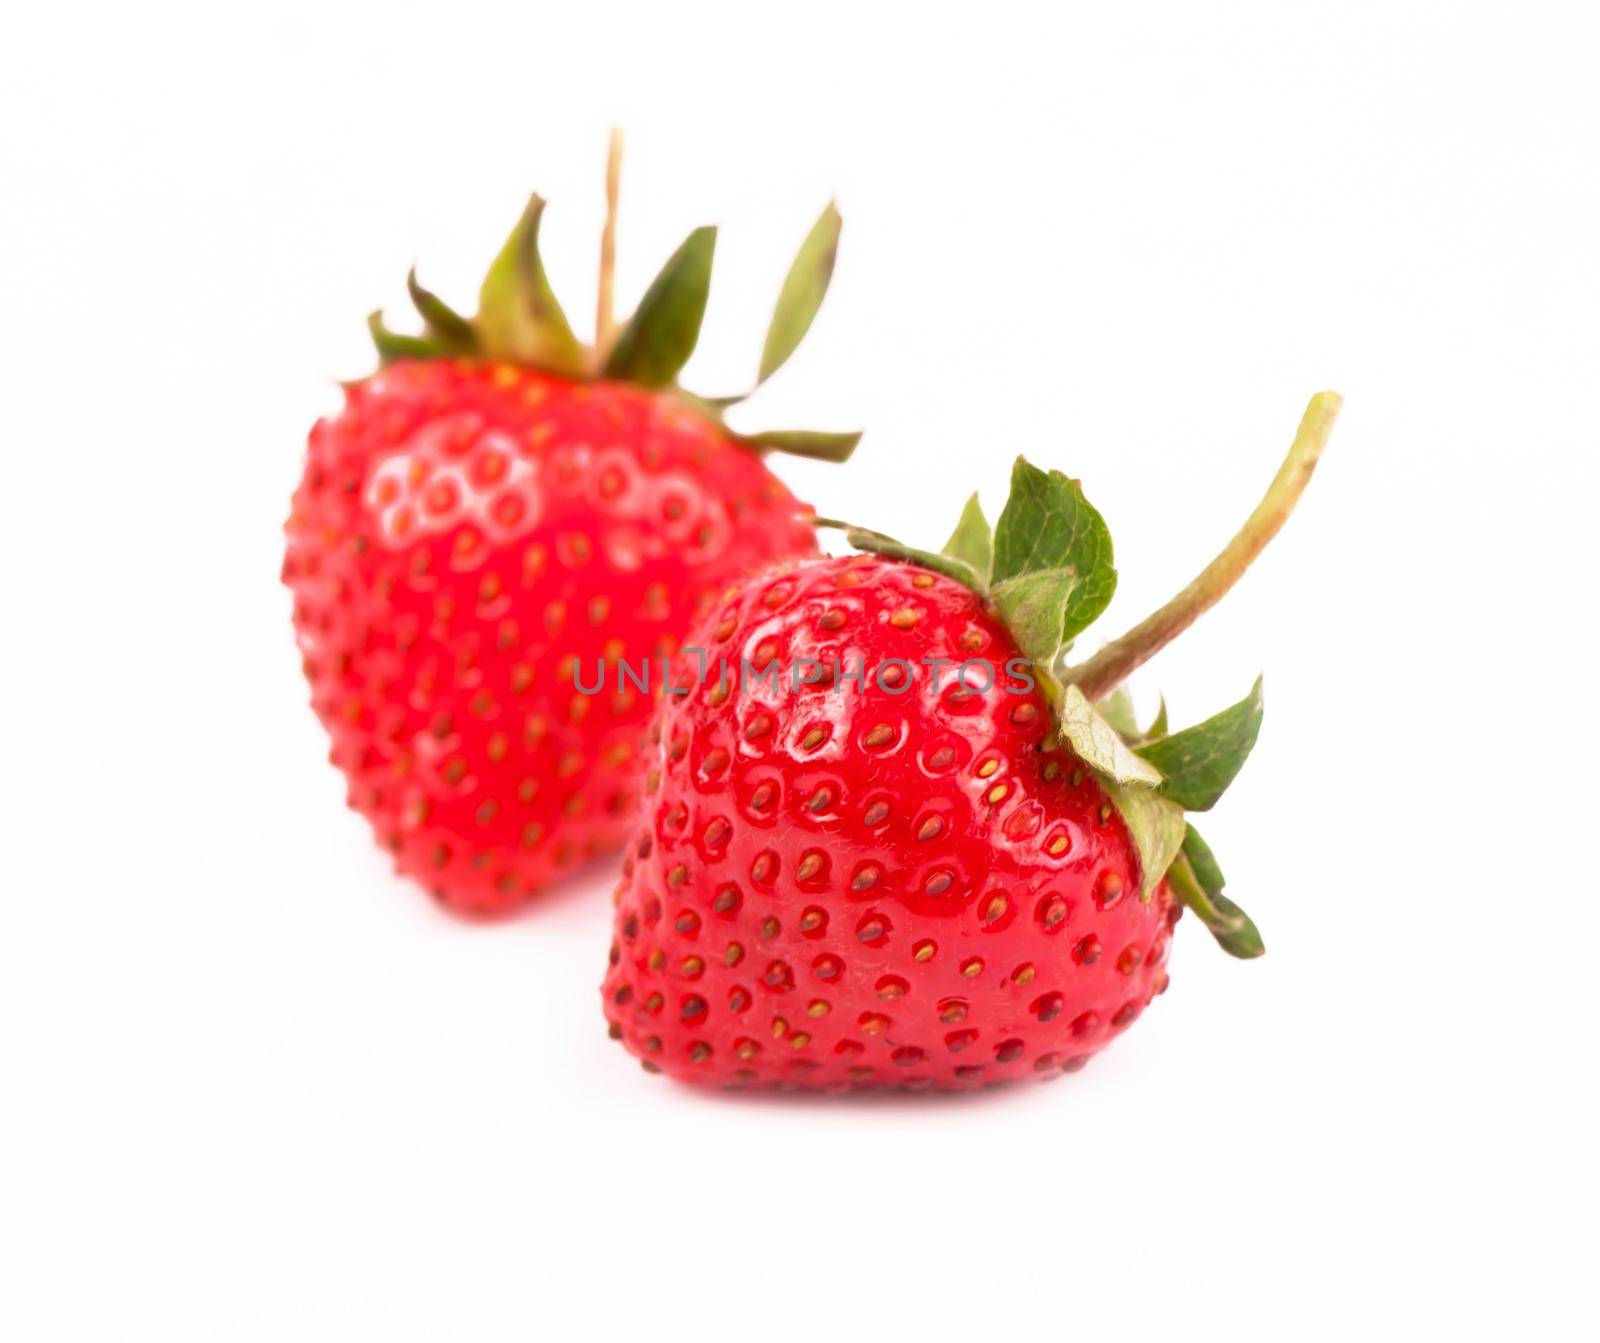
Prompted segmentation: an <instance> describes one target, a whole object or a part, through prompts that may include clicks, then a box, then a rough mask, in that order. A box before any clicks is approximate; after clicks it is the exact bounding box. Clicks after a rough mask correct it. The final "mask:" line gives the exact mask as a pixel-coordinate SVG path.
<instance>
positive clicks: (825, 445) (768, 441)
mask: <svg viewBox="0 0 1600 1343" xmlns="http://www.w3.org/2000/svg"><path fill="white" fill-rule="evenodd" d="M732 437H733V438H734V440H735V441H736V442H739V443H742V444H744V446H745V447H747V448H753V449H754V450H755V451H757V452H786V453H788V454H789V456H791V457H812V458H815V459H816V460H818V461H823V462H842V461H845V460H846V459H847V458H848V457H849V456H850V454H851V453H852V452H854V451H855V450H856V444H857V443H859V442H860V441H861V435H860V433H844V434H835V433H823V432H819V431H817V430H814V429H767V430H763V431H762V432H761V433H759V434H734V435H733V436H732Z"/></svg>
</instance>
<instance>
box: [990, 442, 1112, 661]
mask: <svg viewBox="0 0 1600 1343" xmlns="http://www.w3.org/2000/svg"><path fill="white" fill-rule="evenodd" d="M1111 559H1112V557H1111V533H1110V531H1109V530H1108V529H1107V527H1106V524H1105V519H1104V518H1102V517H1101V516H1100V514H1099V513H1098V512H1096V510H1095V508H1094V506H1093V505H1092V504H1090V502H1089V501H1088V500H1087V499H1085V498H1084V497H1083V490H1082V489H1081V488H1080V487H1079V485H1078V482H1077V481H1075V480H1068V479H1067V478H1066V477H1065V476H1064V475H1062V474H1061V472H1059V471H1041V470H1039V469H1038V468H1037V467H1035V466H1032V465H1030V464H1029V463H1028V461H1027V460H1026V459H1025V458H1022V457H1018V458H1017V460H1016V464H1015V465H1014V466H1013V467H1012V470H1011V496H1010V498H1008V499H1007V500H1006V506H1005V509H1004V511H1003V512H1002V513H1001V514H1000V520H999V521H998V522H997V523H996V524H995V529H994V582H995V583H997V584H998V583H1002V582H1005V581H1006V580H1007V579H1010V578H1015V577H1017V576H1018V575H1021V574H1025V573H1031V572H1033V571H1035V570H1039V569H1070V570H1071V571H1072V572H1073V573H1074V574H1075V575H1076V576H1077V584H1076V586H1075V587H1074V589H1073V591H1072V593H1071V595H1070V596H1069V598H1068V600H1067V606H1066V611H1065V613H1064V616H1063V619H1062V628H1061V636H1060V640H1059V642H1060V643H1065V642H1066V641H1067V640H1069V639H1071V638H1073V637H1074V636H1075V635H1077V634H1078V633H1079V632H1080V631H1081V630H1083V629H1085V628H1087V626H1088V625H1089V624H1090V622H1091V621H1093V620H1094V618H1095V617H1096V616H1098V615H1099V614H1100V613H1101V612H1102V611H1103V610H1105V608H1106V603H1107V602H1109V601H1110V600H1111V594H1112V593H1113V592H1114V591H1116V586H1117V571H1116V569H1114V568H1113V567H1112V562H1111Z"/></svg>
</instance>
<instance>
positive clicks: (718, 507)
mask: <svg viewBox="0 0 1600 1343" xmlns="http://www.w3.org/2000/svg"><path fill="white" fill-rule="evenodd" d="M616 166H617V154H616V146H615V142H614V145H613V156H612V164H611V172H610V174H609V175H608V195H609V200H610V206H611V209H610V211H609V212H608V217H607V227H606V233H605V237H604V239H603V242H602V270H601V298H600V303H599V315H598V319H597V323H596V326H597V340H596V344H595V346H594V347H593V348H585V347H584V346H582V345H580V343H579V342H578V340H577V339H576V338H575V337H574V335H573V333H572V330H571V327H570V326H569V325H568V323H567V319H566V317H565V315H564V314H563V312H562V310H561V307H560V305H559V304H558V303H557V302H556V299H555V297H554V294H553V293H552V291H551V288H550V285H549V283H548V281H547V279H546V277H545V273H544V268H543V265H542V264H541V262H540V258H539V250H538V233H539V220H540V216H541V213H542V211H543V207H544V202H543V201H541V200H540V199H539V198H538V197H534V198H533V200H532V201H531V202H530V204H529V206H528V208H527V210H526V212H525V213H524V215H523V217H522V219H521V220H520V221H519V223H518V225H517V227H516V229H515V231H514V232H513V233H512V235H511V237H510V239H509V241H508V242H507V243H506V245H505V247H504V249H503V250H502V251H501V253H500V254H499V256H498V257H497V258H496V259H495V261H494V264H493V265H492V266H491V267H490V270H489V273H488V276H487V278H486V279H485V281H484V283H483V286H482V290H481V292H480V297H479V308H478V313H477V315H476V316H475V317H473V318H471V319H467V318H464V317H462V316H460V315H459V314H457V313H456V312H454V311H453V310H452V309H451V308H449V307H448V306H447V305H446V304H445V303H444V302H443V301H442V300H441V299H439V298H438V297H437V296H435V295H433V294H431V293H429V292H428V291H427V290H425V289H423V288H422V287H421V286H420V285H418V284H417V282H416V278H415V275H414V274H413V275H412V277H411V279H410V282H409V285H410V291H411V295H412V298H413V300H414V302H415V304H416V307H417V309H418V311H419V313H420V314H421V317H422V321H423V334H422V335H420V336H403V335H397V334H395V333H393V332H391V331H390V330H389V329H387V328H386V327H385V326H384V324H383V322H382V321H381V319H380V318H379V317H378V316H377V315H376V314H374V315H373V317H372V318H371V319H370V323H369V324H370V326H371V329H372V333H373V337H374V341H375V343H376V345H377V348H378V352H379V354H380V356H381V360H382V368H381V369H380V371H379V372H377V373H375V374H373V375H372V376H370V377H368V378H365V379H362V380H361V381H358V382H355V383H353V384H350V385H349V386H347V387H346V389H345V391H346V402H345V407H344V409H343V410H342V411H341V412H340V413H339V414H338V415H336V416H333V417H332V418H329V419H326V420H323V421H322V422H321V423H319V424H318V425H317V426H316V427H315V428H314V429H313V430H312V433H311V437H310V445H309V451H308V454H307V460H306V466H305V473H304V476H303V478H302V480H301V483H300V486H299V488H298V489H297V490H296V492H295V496H294V504H293V510H292V512H291V514H290V517H289V522H288V525H287V529H286V530H287V533H288V551H287V555H286V558H285V561H284V566H283V578H284V581H285V582H286V583H287V584H288V586H289V588H290V589H291V591H292V592H293V594H294V625H295V630H296V633H297V635H298V639H299V644H300V649H301V653H302V655H303V660H304V666H305V672H306V676H307V678H308V680H309V681H310V683H311V690H312V705H313V707H314V708H315V710H316V712H317V714H318V716H319V717H320V718H321V719H322V721H323V723H324V724H325V726H326V727H327V729H328V731H329V734H330V735H331V737H332V740H333V749H332V759H333V762H334V763H335V764H336V765H338V766H339V768H340V769H341V770H343V771H344V773H345V775H346V777H347V778H348V780H349V785H350V787H349V800H350V804H351V805H352V806H353V807H354V808H356V809H357V810H358V811H360V812H361V813H362V814H363V815H365V816H366V817H367V819H368V820H369V821H370V822H371V823H372V826H373V829H374V830H375V832H376V834H377V837H378V839H379V841H380V842H381V843H382V844H383V845H384V846H385V847H386V848H388V849H389V850H390V851H391V852H392V853H393V854H394V857H395V861H396V865H397V866H398V868H399V870H400V871H402V872H405V873H407V874H408V875H411V876H413V877H415V878H416V879H417V880H419V881H420V882H422V883H423V884H424V885H425V886H426V887H427V888H428V889H429V890H430V891H431V892H433V894H434V895H435V896H436V897H437V898H438V899H439V900H440V901H442V902H443V903H444V904H445V905H446V906H448V907H449V908H451V909H452V910H455V911H456V912H458V913H462V914H467V915H475V916H486V915H495V914H500V913H503V912H505V911H507V910H510V909H512V908H514V907H516V906H518V905H519V904H521V903H522V902H523V901H525V900H526V899H527V898H528V897H529V896H530V895H532V894H533V893H534V892H536V891H537V890H539V889H540V888H541V887H543V886H544V885H546V884H547V883H548V882H549V881H551V880H552V879H553V878H554V877H556V876H558V875H559V874H560V873H562V872H564V871H566V870H569V869H570V868H572V867H573V866H574V865H576V864H578V863H579V862H581V861H582V860H583V859H585V858H588V857H591V856H593V855H596V854H599V853H602V852H604V851H606V850H608V849H611V848H614V847H615V846H617V845H618V844H619V843H620V842H621V840H622V839H623V837H624V835H625V834H626V831H627V827H628V825H629V824H630V821H631V816H632V812H633V804H634V799H635V796H636V793H637V782H638V778H639V769H640V736H641V730H642V728H643V727H644V725H645V724H646V722H647V721H648V719H649V716H650V711H651V705H652V699H653V697H654V696H655V695H656V694H659V693H660V686H661V680H662V679H663V678H662V677H661V665H662V659H663V658H665V657H667V656H668V655H670V654H671V653H673V652H674V650H675V649H676V648H677V646H678V641H679V638H680V636H681V635H682V633H683V631H684V630H685V629H686V628H687V627H688V625H689V624H690V623H691V621H692V620H693V618H694V617H695V616H697V615H699V614H703V613H704V612H705V611H706V610H707V609H709V606H710V604H711V603H712V602H713V601H714V600H715V598H716V596H717V595H718V594H719V593H720V592H721V591H723V590H724V589H725V588H726V587H727V585H728V584H729V583H730V582H731V581H732V580H733V579H735V578H736V577H737V576H738V575H740V574H741V573H743V572H744V571H746V570H747V569H750V568H752V567H756V566H760V565H762V564H764V563H767V562H769V561H772V560H774V559H777V558H780V557H783V556H790V555H805V554H814V553H815V550H816V546H815V537H814V534H813V531H812V527H811V525H810V523H809V522H808V521H807V520H806V519H805V517H804V516H803V515H804V514H805V513H806V512H807V511H809V510H807V509H806V508H805V507H804V506H803V505H801V504H800V503H799V502H798V501H797V500H796V499H795V498H794V496H793V495H792V494H790V493H789V491H788V490H787V489H786V488H785V487H784V486H783V484H782V482H780V481H779V480H778V479H777V478H776V477H775V476H774V475H773V474H772V473H771V472H770V471H769V470H768V469H767V467H766V465H765V463H764V461H763V456H764V454H765V453H766V452H768V451H774V450H776V451H788V452H794V453H798V454H801V455H806V456H813V457H823V458H828V459H831V460H843V459H844V458H845V457H847V456H848V455H849V453H850V451H851V449H852V448H853V447H854V446H855V442H856V439H857V437H858V436H857V435H855V434H823V433H811V432H803V431H779V432H773V433H763V434H755V435H740V434H736V433H733V432H732V431H730V430H729V429H728V428H727V427H726V426H725V424H724V423H723V421H722V412H723V410H724V409H725V408H726V407H727V406H729V405H732V404H734V403H735V402H736V401H738V400H740V399H742V398H740V397H728V398H721V399H719V400H716V401H711V400H706V399H703V398H700V397H696V396H694V395H692V394H691V393H688V392H685V391H684V390H683V389H681V388H680V387H678V385H677V383H676V377H677V374H678V371H679V370H680V369H681V368H682V366H683V364H684V362H685V361H686V360H687V359H688V357H689V355H690V353H691V352H692V351H693V349H694V346H695V343H696V341H697V339H698V336H699V331H700V324H701V318H702V315H703V313H704V310H705V304H706V297H707V293H708V289H709V285H710V277H711V260H712V252H713V249H714V247H715V242H716V232H715V230H714V229H710V228H700V229H696V230H695V231H694V232H693V233H691V234H690V235H689V237H688V238H687V239H686V240H685V242H684V243H683V245H682V246H681V247H680V248H679V249H678V250H677V252H676V253H675V254H674V255H673V256H672V258H671V259H670V260H669V261H668V262H667V263H666V266H665V267H664V268H663V270H662V271H661V273H660V275H659V276H657V278H656V280H655V281H654V283H653V284H652V285H651V286H650V288H649V290H648V291H647V292H646V294H645V296H644V298H643V299H642V300H641V302H640V304H639V307H638V310H637V311H636V312H635V313H634V315H633V317H632V318H631V319H630V320H629V321H628V322H626V323H625V324H623V325H622V326H621V328H620V329H615V328H614V327H613V324H612V322H611V320H610V316H609V307H610V291H611V279H610V277H611V270H612V264H611V258H612V254H613V240H614V220H615V204H616ZM839 222H840V221H839V215H838V213H837V211H836V210H835V209H834V208H833V207H832V206H831V205H830V206H829V207H828V209H827V210H826V211H824V213H823V215H822V217H821V218H820V219H819V220H818V221H817V224H816V226H815V227H814V228H813V229H812V231H811V234H810V235H809V237H808V238H807V239H806V242H805V244H804V246H803V247H802V249H801V251H800V254H799V256H798V257H797V259H796V261H795V263H794V265H793V267H792V268H791V270H790V273H789V276H788V279H787V280H786V282H785V284H784V286H783V290H782V293H781V295H780V297H779V301H778V304H777V309H776V312H775V314H774V316H773V320H772V325H771V328H770V330H769V332H768V336H767V342H766V348H765V350H764V352H763V356H762V361H761V367H760V374H759V377H758V379H757V385H759V384H760V383H761V382H764V381H765V380H766V379H767V378H768V377H769V376H770V375H771V374H772V373H773V372H775V371H776V370H777V368H778V367H779V366H780V365H781V364H782V363H783V362H784V360H785V359H787V357H788V356H789V355H790V354H791V353H792V352H793V351H794V349H795V348H796V346H797V345H798V344H799V342H800V340H801V338H802V337H803V336H804V334H805V332H806V330H807V329H808V328H809V326H810V324H811V321H812V319H813V317H814V316H815V315H816V312H817V310H818V308H819V306H820V304H821V302H822V299H823V295H824V294H825V292H826V290H827V285H828V281H829V278H830V276H831V274H832V269H833V259H834V251H835V248H836V246H837V242H838V236H839ZM649 660H653V661H654V667H655V675H654V676H653V678H652V679H651V680H650V684H649V687H648V689H646V688H643V687H641V686H640V685H639V684H638V681H639V680H640V679H641V678H640V677H639V676H638V675H637V673H639V672H642V671H643V670H644V668H645V666H646V664H647V661H649ZM624 663H626V664H627V666H628V667H629V668H631V669H632V670H633V672H634V673H636V675H635V676H633V677H629V676H627V675H624V674H623V672H622V667H623V664H624Z"/></svg>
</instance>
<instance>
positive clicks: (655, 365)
mask: <svg viewBox="0 0 1600 1343" xmlns="http://www.w3.org/2000/svg"><path fill="white" fill-rule="evenodd" d="M619 165H620V140H619V138H618V137H616V136H615V135H613V137H612V147H611V156H610V161H609V164H608V170H607V180H606V188H607V191H606V194H607V204H608V209H607V214H606V225H605V232H604V235H603V236H602V240H601V267H600V284H599V300H598V304H597V310H596V321H595V340H594V342H593V344H590V345H586V344H584V342H582V341H581V340H579V338H578V337H577V336H576V335H575V334H574V333H573V330H572V325H571V323H570V322H569V321H568V320H567V316H566V313H565V311H564V310H563V308H562V306H561V303H560V301H559V300H558V299H557V298H556V295H555V291H554V290H553V289H552V288H551V285H550V281H549V278H548V276H547V275H546V274H545V269H544V262H543V260H542V259H541V257H540V254H539V224H540V221H541V219H542V218H543V215H544V210H545V201H544V199H543V197H541V196H538V195H534V196H532V197H531V198H530V199H529V201H528V204H527V207H526V208H525V209H524V210H523V212H522V216H521V218H519V219H518V221H517V224H516V227H515V228H513V229H512V231H511V235H510V236H509V237H508V238H507V239H506V242H505V245H504V246H503V247H501V249H500V251H499V253H498V254H497V255H496V256H495V258H494V260H493V262H491V263H490V266H489V270H488V272H487V274H486V275H485V276H484V279H483V284H482V286H481V287H480V289H479V291H478V311H477V313H476V315H475V316H472V317H465V316H463V315H462V314H461V313H459V312H457V311H456V310H455V309H454V308H452V307H451V306H450V305H449V304H448V303H446V302H445V301H444V300H443V299H442V298H440V297H439V296H438V295H437V294H434V293H432V292H431V291H429V290H427V289H425V288H423V286H422V285H421V284H420V283H419V282H418V280H417V275H416V271H415V270H414V269H413V270H412V272H411V273H410V275H409V276H407V279H406V288H407V290H408V292H409V293H410V296H411V301H412V305H413V306H414V307H415V308H416V310H417V314H418V316H419V317H420V318H421V321H422V330H421V332H420V333H419V334H415V335H408V334H404V333H401V332H397V331H395V330H393V329H392V328H390V327H389V326H388V325H387V324H386V322H385V321H384V318H383V314H382V312H381V311H380V312H374V313H372V314H371V315H370V316H369V317H368V319H367V327H368V330H369V331H370V333H371V335H372V342H373V345H374V346H375V347H376V348H377V351H378V358H379V363H380V365H387V364H390V363H393V362H395V361H396V360H401V359H489V360H495V361H500V362H505V363H513V364H521V365H524V366H527V367H530V368H536V369H538V370H540V371H541V372H544V373H550V374H553V375H555V376H558V377H563V378H570V379H573V380H595V381H608V382H630V383H633V384H635V385H637V386H641V387H645V388H648V389H650V390H651V391H658V392H662V393H664V394H667V395H670V396H673V397H674V398H676V399H678V400H680V401H682V402H684V403H685V404H687V405H689V406H691V407H692V408H693V409H694V410H695V411H697V412H698V413H699V414H701V415H704V416H705V417H706V418H708V419H711V420H713V421H714V422H715V423H716V424H718V425H719V426H720V427H721V428H722V429H723V430H724V432H726V433H727V434H728V436H729V437H730V438H732V439H734V440H735V441H736V442H738V443H740V444H742V445H743V446H745V447H747V448H748V449H750V450H751V451H752V452H757V453H767V452H784V453H789V454H792V455H795V456H800V457H813V458H820V459H822V460H826V461H834V462H842V461H844V460H845V459H846V458H848V457H849V456H850V454H851V453H852V452H853V451H854V450H855V446H856V443H857V442H858V441H859V440H860V438H861V435H860V434H859V433H855V432H851V433H837V432H828V431H819V430H803V429H776V430H765V431H761V432H757V433H740V432H737V431H734V430H732V429H730V428H729V427H728V426H727V424H726V422H725V418H724V417H725V414H726V412H727V410H728V409H729V408H730V407H732V406H735V405H737V404H739V403H740V402H742V401H744V400H745V399H746V398H748V397H749V396H750V395H751V394H752V393H753V392H755V391H756V389H757V388H759V387H760V386H761V385H762V384H763V383H765V382H766V381H767V379H769V378H770V377H771V376H772V375H773V374H774V373H776V372H777V371H778V369H779V368H781V367H782V366H783V364H784V363H785V362H786V361H787V360H788V359H789V357H790V355H792V354H793V353H794V352H795V350H796V349H797V348H798V347H799V345H800V342H801V340H802V339H803V338H804V336H805V334H806V332H807V331H808V330H810V328H811V324H812V322H813V321H814V320H815V318H816V315H817V312H818V310H819V309H820V308H821V307H822V301H823V298H824V297H825V296H826V294H827V291H828V284H829V281H830V280H831V279H832V276H833V267H834V259H835V256H836V254H837V250H838V245H839V234H840V229H841V222H842V221H841V219H840V216H839V211H838V209H837V208H836V207H835V205H834V204H833V203H832V202H831V201H830V202H829V204H828V206H827V208H826V209H824V210H823V212H822V214H821V216H820V217H819V218H818V219H817V222H816V223H815V224H814V225H813V226H812V228H811V232H810V233H809V234H808V235H807V236H806V239H805V241H804V242H803V243H802V244H801V246H800V251H799V253H798V254H797V255H796V257H795V260H794V262H793V264H792V265H791V266H790V268H789V273H788V275H787V277H786V278H785V280H784V283H783V287H782V289H781V290H780V291H779V294H778V300H777V303H776V305H775V307H774V310H773V315H772V321H771V323H770V324H769V326H768V329H767V336H766V341H765V344H764V345H763V348H762V353H761V362H760V365H759V368H758V370H757V373H756V377H755V380H754V382H753V383H752V384H751V386H750V387H749V388H748V389H747V390H745V391H743V392H739V393H737V394H734V395H731V396H718V397H703V396H697V395H695V394H694V393H692V392H689V391H686V390H685V389H683V388H682V387H680V386H679V385H678V381H677V378H678V374H679V372H680V371H681V370H682V368H683V366H684V364H685V363H687V362H688V360H689V356H690V355H691V354H693V353H694V348H695V346H696V344H697V343H698V342H699V339H700V326H701V322H702V320H703V318H704V316H705V310H706V301H707V298H708V297H709V294H710V289H711V268H712V259H713V257H714V254H715V252H716V244H717V230H716V229H715V228H714V227H710V226H704V227H701V228H697V229H694V230H693V231H692V232H691V233H690V234H689V236H688V237H687V238H685V239H684V240H683V242H682V243H681V244H680V245H679V247H678V249H677V250H676V251H675V252H674V253H673V254H672V255H671V256H670V257H669V258H668V259H667V261H666V264H665V265H663V266H662V268H661V270H660V272H659V273H658V274H657V275H656V278H655V279H654V280H653V281H652V282H651V284H650V286H649V288H648V289H646V290H645V293H644V297H643V298H641V299H640V300H639V305H638V307H637V308H636V309H635V310H634V312H633V314H632V316H631V317H629V318H628V319H627V320H626V321H625V322H622V323H621V324H617V323H615V322H614V321H613V320H612V317H611V294H612V276H613V272H614V266H615V235H616V200H617V177H618V172H619Z"/></svg>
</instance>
